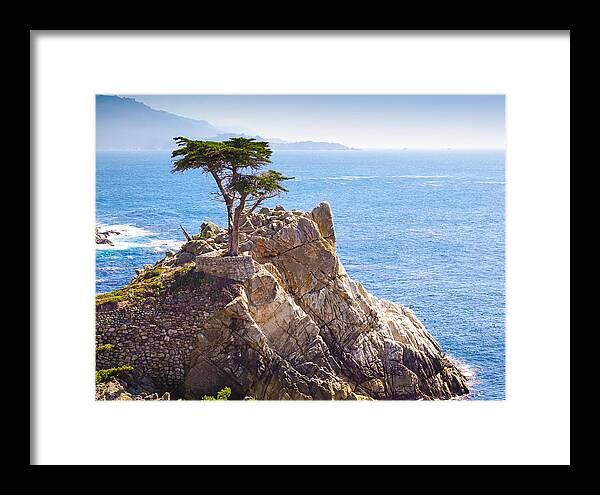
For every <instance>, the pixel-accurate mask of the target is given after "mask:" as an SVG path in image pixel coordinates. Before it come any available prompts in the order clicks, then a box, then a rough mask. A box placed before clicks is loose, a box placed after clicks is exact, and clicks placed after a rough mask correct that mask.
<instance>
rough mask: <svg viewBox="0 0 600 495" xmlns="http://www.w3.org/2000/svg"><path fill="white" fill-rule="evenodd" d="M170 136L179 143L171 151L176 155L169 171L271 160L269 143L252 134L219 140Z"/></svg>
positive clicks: (209, 169) (216, 169)
mask: <svg viewBox="0 0 600 495" xmlns="http://www.w3.org/2000/svg"><path fill="white" fill-rule="evenodd" d="M173 139H174V140H175V142H176V143H177V146H179V148H178V149H176V150H175V151H173V153H172V155H171V157H172V158H177V160H176V161H175V162H174V163H173V170H172V171H173V172H184V171H185V170H191V169H197V168H199V169H202V170H203V171H204V172H215V173H220V172H223V171H224V170H226V169H229V170H231V169H232V168H246V167H249V168H252V169H258V168H260V167H262V166H263V165H265V164H267V163H270V161H271V160H270V157H271V154H272V151H271V149H270V148H269V143H267V142H265V141H256V140H254V139H252V138H241V137H239V138H231V139H228V140H227V141H223V142H218V141H194V140H192V139H188V138H185V137H181V136H180V137H176V138H173Z"/></svg>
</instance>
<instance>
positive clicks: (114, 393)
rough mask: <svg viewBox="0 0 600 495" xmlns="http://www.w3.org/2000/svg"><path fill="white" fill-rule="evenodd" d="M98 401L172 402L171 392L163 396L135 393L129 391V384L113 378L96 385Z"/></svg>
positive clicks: (153, 393)
mask: <svg viewBox="0 0 600 495" xmlns="http://www.w3.org/2000/svg"><path fill="white" fill-rule="evenodd" d="M96 400H171V395H170V394H169V392H165V393H163V394H162V395H159V394H157V393H156V392H144V391H142V392H139V393H135V392H132V391H131V390H129V389H128V384H127V382H125V381H123V380H122V379H119V378H115V377H112V378H110V379H109V380H107V381H106V382H104V383H98V384H97V385H96Z"/></svg>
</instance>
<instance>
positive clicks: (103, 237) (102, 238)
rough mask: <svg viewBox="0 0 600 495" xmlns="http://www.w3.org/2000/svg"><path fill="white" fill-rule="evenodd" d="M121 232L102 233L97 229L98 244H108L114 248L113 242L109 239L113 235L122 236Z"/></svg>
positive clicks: (109, 231)
mask: <svg viewBox="0 0 600 495" xmlns="http://www.w3.org/2000/svg"><path fill="white" fill-rule="evenodd" d="M120 234H121V232H119V231H118V230H105V231H100V229H99V228H98V227H96V244H108V245H109V246H113V245H114V244H113V242H112V241H111V240H110V239H109V236H111V235H120Z"/></svg>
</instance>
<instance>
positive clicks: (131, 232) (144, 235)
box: [96, 223, 183, 253]
mask: <svg viewBox="0 0 600 495" xmlns="http://www.w3.org/2000/svg"><path fill="white" fill-rule="evenodd" d="M97 226H98V229H99V230H100V232H106V231H111V230H114V231H117V232H119V234H109V235H108V239H109V240H110V241H111V242H112V243H113V245H112V246H111V245H110V244H96V250H97V251H126V250H128V249H151V250H152V251H154V252H156V253H160V252H164V251H168V250H177V249H179V248H180V247H181V245H182V244H183V242H182V241H179V240H175V239H155V238H154V237H156V236H157V235H159V234H158V232H152V231H151V230H147V229H144V228H141V227H137V226H136V225H130V224H104V223H98V225H97Z"/></svg>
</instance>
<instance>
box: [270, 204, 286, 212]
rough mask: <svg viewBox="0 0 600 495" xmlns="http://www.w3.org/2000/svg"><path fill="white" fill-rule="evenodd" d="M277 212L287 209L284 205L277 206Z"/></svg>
mask: <svg viewBox="0 0 600 495" xmlns="http://www.w3.org/2000/svg"><path fill="white" fill-rule="evenodd" d="M273 209H274V210H275V211H285V207H284V206H283V205H277V206H276V207H275V208H273Z"/></svg>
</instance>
